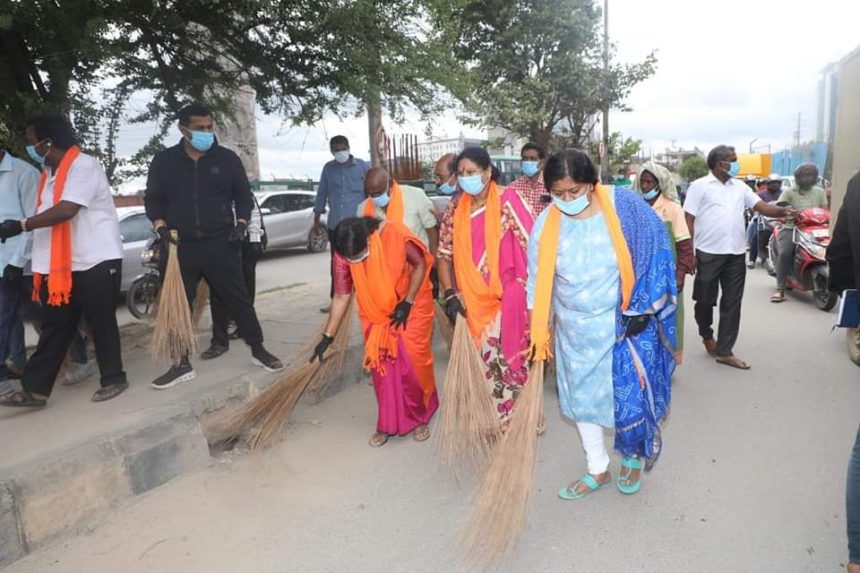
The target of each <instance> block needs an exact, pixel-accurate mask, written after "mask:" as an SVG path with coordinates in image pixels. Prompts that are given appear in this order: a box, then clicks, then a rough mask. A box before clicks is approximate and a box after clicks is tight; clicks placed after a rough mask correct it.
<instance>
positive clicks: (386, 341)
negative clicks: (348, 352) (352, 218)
mask: <svg viewBox="0 0 860 573" xmlns="http://www.w3.org/2000/svg"><path fill="white" fill-rule="evenodd" d="M381 233H382V229H380V230H378V231H377V232H375V233H373V234H371V235H370V237H368V239H367V249H368V256H367V258H366V259H364V261H362V262H361V263H358V264H351V265H350V273H351V274H352V281H353V283H355V296H356V298H357V299H358V306H359V308H360V309H361V314H362V315H363V316H364V317H365V318H366V319H367V320H368V322H370V328H369V332H368V333H367V339H366V340H365V342H364V367H365V368H366V369H368V370H377V371H379V372H380V373H385V366H384V363H383V361H382V360H381V358H382V354H383V353H382V351H383V350H384V351H385V352H386V353H387V354H388V355H389V356H391V357H392V358H397V333H396V332H395V331H394V329H392V328H391V314H392V313H393V312H394V307H395V306H397V291H396V288H395V287H396V285H395V284H394V279H393V278H392V270H393V269H390V268H389V266H390V265H389V263H388V262H387V261H389V260H390V261H393V262H394V263H396V262H398V261H399V262H400V264H401V266H400V269H399V271H400V272H402V271H403V266H402V264H403V261H405V260H406V241H387V242H386V244H385V248H383V244H382V238H381V237H380V234H381ZM394 263H392V264H394ZM394 270H396V269H394Z"/></svg>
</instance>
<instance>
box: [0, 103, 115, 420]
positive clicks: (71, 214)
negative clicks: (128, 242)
mask: <svg viewBox="0 0 860 573" xmlns="http://www.w3.org/2000/svg"><path fill="white" fill-rule="evenodd" d="M25 137H26V140H27V153H28V155H29V156H30V158H31V159H32V160H33V161H35V162H36V163H39V164H41V165H42V175H41V178H40V179H39V189H38V195H37V200H36V215H35V216H33V217H28V218H25V219H22V220H20V221H16V220H11V219H10V220H6V221H3V223H0V239H2V240H5V239H7V238H9V237H14V236H16V235H18V234H20V233H22V232H28V231H32V232H33V256H32V265H33V286H34V288H33V298H34V300H39V301H41V302H42V304H43V305H44V310H43V313H44V315H43V316H44V318H43V320H42V328H41V331H40V333H39V344H38V346H37V347H36V351H35V352H34V353H33V356H32V357H31V358H30V361H29V362H28V363H27V366H26V368H25V369H24V374H23V375H22V377H21V386H22V391H21V392H15V393H13V394H10V395H8V396H5V397H4V399H3V400H2V401H0V405H3V406H18V407H41V406H44V405H45V404H46V403H47V400H48V397H49V396H50V395H51V390H52V389H53V387H54V380H55V379H56V377H57V373H58V372H59V370H60V366H61V365H62V363H63V359H64V358H65V355H66V351H67V350H68V349H69V346H70V345H71V343H72V340H73V339H74V337H75V333H76V332H77V327H78V323H79V322H80V319H81V316H83V317H84V318H85V319H86V321H87V324H89V326H90V329H91V331H92V334H93V342H94V344H95V349H96V357H97V359H98V363H99V371H100V373H101V388H100V389H99V390H98V391H97V392H96V393H95V394H94V395H93V401H94V402H103V401H105V400H110V399H111V398H114V397H116V396H118V395H119V394H121V393H122V392H123V391H125V390H126V389H127V388H128V381H127V380H126V375H125V372H124V371H123V367H122V353H121V350H120V339H119V328H118V327H117V322H116V299H117V296H118V295H119V287H120V279H121V277H122V241H121V239H120V235H119V222H118V221H117V216H116V209H115V208H114V203H113V197H112V196H111V191H110V185H109V184H108V180H107V177H106V176H105V172H104V169H102V167H101V165H99V163H98V161H96V159H95V158H93V157H91V156H89V155H86V154H84V153H82V152H81V150H80V149H79V148H78V146H77V144H76V139H75V133H74V131H73V130H72V127H71V125H70V124H69V122H68V121H66V120H65V119H64V118H62V117H39V118H35V119H33V120H31V121H30V122H29V123H28V125H27V129H26V132H25Z"/></svg>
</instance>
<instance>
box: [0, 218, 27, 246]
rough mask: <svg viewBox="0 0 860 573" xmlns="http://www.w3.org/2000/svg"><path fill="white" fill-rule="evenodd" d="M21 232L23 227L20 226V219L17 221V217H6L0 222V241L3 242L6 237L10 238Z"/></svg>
mask: <svg viewBox="0 0 860 573" xmlns="http://www.w3.org/2000/svg"><path fill="white" fill-rule="evenodd" d="M23 232H24V228H23V227H21V221H18V220H17V219H6V220H5V221H3V222H2V223H0V243H5V242H6V239H11V238H12V237H14V236H16V235H20V234H21V233H23Z"/></svg>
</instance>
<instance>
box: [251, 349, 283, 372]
mask: <svg viewBox="0 0 860 573" xmlns="http://www.w3.org/2000/svg"><path fill="white" fill-rule="evenodd" d="M251 354H253V355H254V358H252V359H251V361H252V362H253V363H254V364H255V365H256V366H260V367H262V368H264V369H266V370H267V371H269V372H280V371H281V370H283V369H284V363H283V362H281V361H280V360H278V358H277V357H275V356H272V355H271V354H269V351H268V350H266V349H265V348H263V347H262V345H261V346H258V347H257V348H254V349H252V350H251Z"/></svg>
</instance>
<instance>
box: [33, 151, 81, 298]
mask: <svg viewBox="0 0 860 573" xmlns="http://www.w3.org/2000/svg"><path fill="white" fill-rule="evenodd" d="M80 153H81V150H80V148H78V146H77V145H73V146H72V147H70V148H69V149H68V150H67V151H66V154H65V155H63V158H62V159H61V160H60V165H59V166H58V167H57V175H56V178H55V179H54V197H53V204H52V206H54V205H57V204H58V203H59V202H60V201H62V199H63V189H64V188H65V186H66V179H67V178H68V176H69V169H70V168H71V166H72V163H73V162H74V161H75V159H77V157H78V155H80ZM47 182H48V172H47V171H45V170H44V169H43V170H42V174H41V175H40V176H39V193H38V195H37V198H36V212H37V213H38V212H39V207H40V206H41V205H42V192H43V191H44V190H45V184H46V183H47ZM41 288H42V274H41V273H35V272H34V273H33V300H34V301H36V302H38V301H39V291H40V290H41ZM71 298H72V223H71V221H63V222H62V223H58V224H56V225H54V226H53V227H52V228H51V267H50V271H49V272H48V304H49V305H51V306H61V305H64V304H68V303H69V300H70V299H71Z"/></svg>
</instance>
